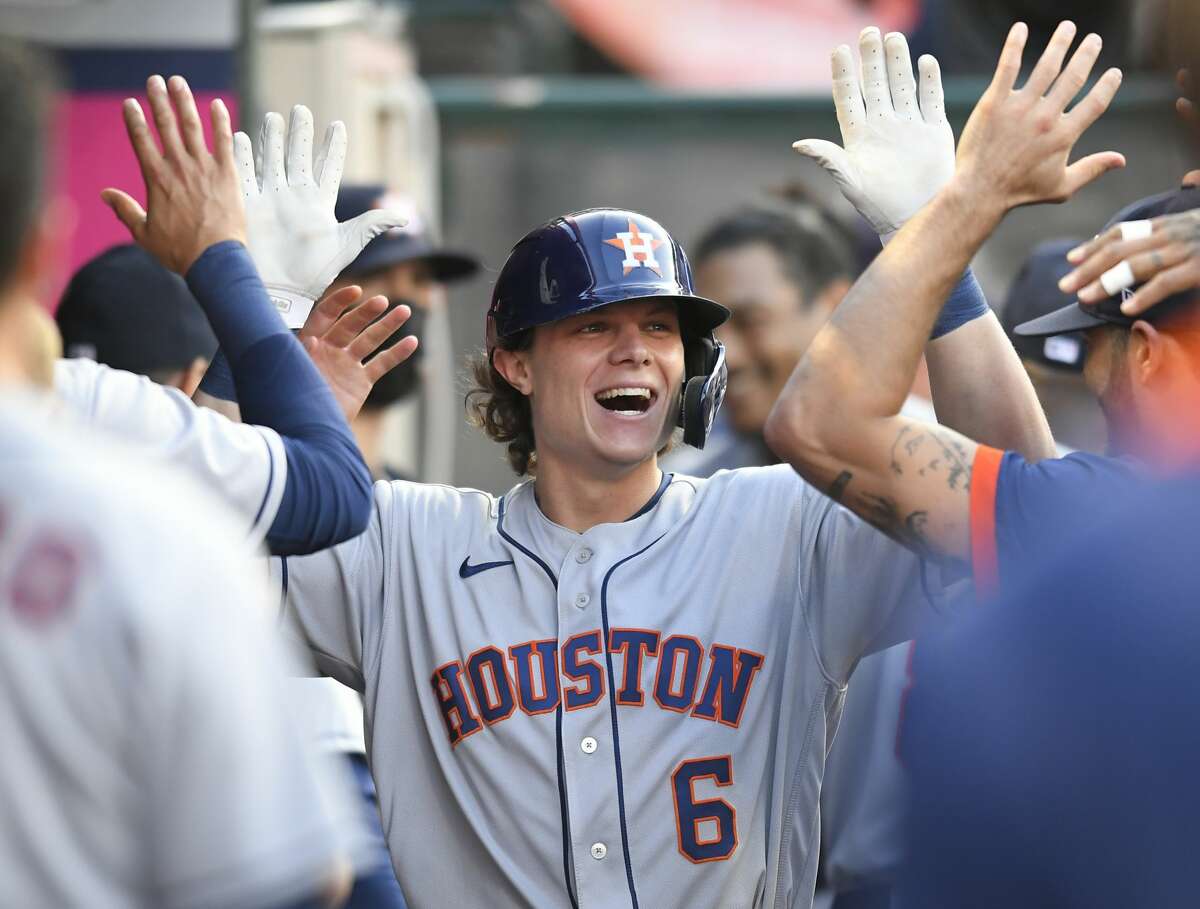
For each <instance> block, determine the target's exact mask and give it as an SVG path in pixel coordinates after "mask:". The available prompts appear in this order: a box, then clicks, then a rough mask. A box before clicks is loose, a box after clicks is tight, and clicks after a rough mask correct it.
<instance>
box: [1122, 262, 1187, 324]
mask: <svg viewBox="0 0 1200 909" xmlns="http://www.w3.org/2000/svg"><path fill="white" fill-rule="evenodd" d="M1198 286H1200V262H1197V261H1196V260H1195V259H1193V258H1191V257H1188V258H1187V259H1186V260H1185V261H1183V262H1181V263H1180V264H1179V265H1176V266H1175V267H1174V268H1170V269H1167V270H1166V271H1163V272H1159V273H1158V274H1157V275H1155V276H1154V277H1153V278H1151V279H1150V280H1149V281H1147V282H1146V283H1145V284H1143V285H1142V286H1141V287H1139V288H1138V289H1137V291H1136V292H1135V293H1134V294H1133V295H1132V296H1130V297H1129V298H1128V299H1127V300H1125V301H1124V302H1123V303H1121V312H1123V313H1124V314H1125V315H1127V316H1136V315H1138V314H1139V313H1144V312H1145V311H1146V310H1148V309H1149V308H1150V307H1152V306H1154V305H1155V304H1156V303H1161V302H1162V301H1163V300H1165V299H1166V298H1167V297H1169V296H1171V295H1172V294H1177V293H1182V292H1183V291H1185V290H1192V289H1194V288H1196V287H1198Z"/></svg>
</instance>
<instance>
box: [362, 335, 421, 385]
mask: <svg viewBox="0 0 1200 909" xmlns="http://www.w3.org/2000/svg"><path fill="white" fill-rule="evenodd" d="M418 344H419V342H418V341H417V336H416V335H408V336H407V337H404V338H401V339H400V340H399V341H397V342H396V343H395V344H393V345H392V346H391V347H389V348H388V349H387V350H384V351H380V352H379V353H378V354H377V355H376V356H374V357H372V358H371V360H370V362H369V363H367V364H366V366H365V367H364V369H365V370H366V372H367V378H368V379H370V381H371V383H372V384H374V383H376V382H378V381H379V380H380V379H381V378H383V377H384V376H385V375H387V374H388V373H389V372H391V371H392V370H393V369H395V368H396V367H397V366H399V365H400V364H401V363H403V362H404V361H405V360H407V359H408V358H409V357H411V356H412V355H413V354H414V353H416V351H417V346H418Z"/></svg>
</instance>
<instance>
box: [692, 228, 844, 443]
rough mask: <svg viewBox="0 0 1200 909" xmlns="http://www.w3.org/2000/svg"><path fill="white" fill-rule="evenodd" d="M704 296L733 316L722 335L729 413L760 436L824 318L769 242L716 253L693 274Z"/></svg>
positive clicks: (738, 425) (746, 429)
mask: <svg viewBox="0 0 1200 909" xmlns="http://www.w3.org/2000/svg"><path fill="white" fill-rule="evenodd" d="M696 285H697V290H698V291H699V293H700V294H701V295H702V296H705V297H708V298H710V299H712V300H716V301H717V302H718V303H722V304H724V305H725V306H727V307H729V309H730V311H731V312H732V313H733V315H732V316H731V317H730V319H729V321H728V322H727V323H725V324H724V325H723V326H721V327H720V328H719V329H718V330H717V336H718V337H719V338H720V339H721V341H722V342H723V343H724V344H725V361H726V363H727V364H728V366H729V388H728V390H727V392H726V394H725V404H724V408H725V412H726V413H727V414H728V415H729V419H730V420H731V421H732V423H733V425H734V427H735V428H736V429H738V430H739V431H740V432H748V433H761V432H762V429H763V426H764V425H765V424H766V422H767V415H768V414H769V413H770V412H771V407H772V406H774V404H775V400H776V399H777V398H778V397H779V395H780V393H781V392H782V391H783V387H784V385H785V384H787V380H788V377H789V376H790V375H791V374H792V370H793V369H795V368H796V364H797V363H799V362H800V357H801V356H803V355H804V351H805V349H806V348H807V347H808V345H809V342H811V341H812V339H813V337H814V336H815V335H816V333H817V331H818V330H819V329H820V327H821V325H822V324H823V323H824V321H825V318H826V315H827V312H826V311H825V309H824V308H823V307H819V306H816V305H805V301H804V300H803V295H802V294H801V291H800V288H799V287H797V286H796V284H795V282H794V281H793V280H792V279H791V278H789V277H788V275H787V274H786V273H785V271H784V268H783V263H782V262H781V261H780V259H779V256H778V255H777V254H776V253H775V251H774V250H773V249H771V247H769V246H768V245H767V244H765V243H750V244H747V245H745V246H739V247H734V248H732V249H728V250H725V251H723V252H719V253H717V254H715V255H713V256H710V257H709V258H708V259H706V260H705V261H704V262H703V263H701V264H700V266H699V267H698V268H697V269H696Z"/></svg>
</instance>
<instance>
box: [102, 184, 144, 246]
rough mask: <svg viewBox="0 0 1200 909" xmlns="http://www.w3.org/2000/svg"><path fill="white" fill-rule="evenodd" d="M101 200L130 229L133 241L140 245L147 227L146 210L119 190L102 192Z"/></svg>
mask: <svg viewBox="0 0 1200 909" xmlns="http://www.w3.org/2000/svg"><path fill="white" fill-rule="evenodd" d="M100 198H101V199H102V200H103V202H104V204H105V205H107V206H108V207H109V208H111V209H112V210H113V214H115V215H116V216H117V219H118V220H119V221H120V222H121V223H122V224H124V225H125V226H126V227H127V228H129V233H130V234H131V235H132V236H133V239H134V240H135V241H137V242H139V243H140V242H141V237H142V231H143V230H144V229H145V227H146V210H145V209H144V208H142V206H141V205H139V204H138V203H137V200H135V199H134V198H133V197H132V196H130V195H129V194H128V193H125V192H122V191H121V190H119V189H105V190H102V191H101V193H100Z"/></svg>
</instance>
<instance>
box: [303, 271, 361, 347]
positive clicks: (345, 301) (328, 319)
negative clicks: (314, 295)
mask: <svg viewBox="0 0 1200 909" xmlns="http://www.w3.org/2000/svg"><path fill="white" fill-rule="evenodd" d="M361 297H362V288H361V287H359V286H358V285H357V284H350V285H348V286H346V287H342V288H339V289H338V290H335V291H334V292H333V293H331V294H326V295H325V297H324V298H322V299H321V300H319V301H317V305H316V306H314V307H313V308H312V310H311V311H310V312H309V314H308V318H307V319H305V320H304V327H303V328H301V329H300V337H301V338H306V337H315V338H319V337H324V335H325V333H326V332H327V331H329V329H331V328H332V327H333V323H335V322H336V321H337V320H338V319H339V318H341V316H342V314H343V313H344V312H345V311H346V310H347V309H349V308H350V307H351V306H353V305H354V304H355V303H357V302H358V301H359V299H360V298H361Z"/></svg>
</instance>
